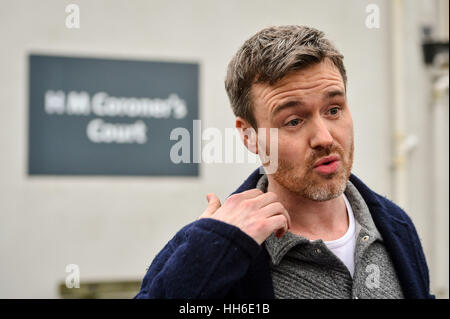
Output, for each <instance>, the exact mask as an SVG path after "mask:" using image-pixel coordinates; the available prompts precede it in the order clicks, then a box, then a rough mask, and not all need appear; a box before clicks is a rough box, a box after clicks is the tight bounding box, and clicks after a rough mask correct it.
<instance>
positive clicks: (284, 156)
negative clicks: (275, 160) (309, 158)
mask: <svg viewBox="0 0 450 319" xmlns="http://www.w3.org/2000/svg"><path fill="white" fill-rule="evenodd" d="M305 154H306V148H305V144H304V143H302V141H301V139H300V138H293V136H292V137H291V136H290V137H289V138H286V137H280V138H279V139H278V157H279V159H280V160H283V161H289V162H295V161H297V162H298V161H300V162H301V161H303V160H304V158H305Z"/></svg>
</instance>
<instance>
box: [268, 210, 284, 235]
mask: <svg viewBox="0 0 450 319" xmlns="http://www.w3.org/2000/svg"><path fill="white" fill-rule="evenodd" d="M268 222H269V223H270V225H271V230H270V233H273V232H274V233H275V236H277V237H278V238H280V237H282V236H284V234H285V233H286V232H287V231H288V228H289V227H288V223H287V219H286V216H285V215H274V216H272V217H269V218H268Z"/></svg>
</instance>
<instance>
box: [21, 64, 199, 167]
mask: <svg viewBox="0 0 450 319" xmlns="http://www.w3.org/2000/svg"><path fill="white" fill-rule="evenodd" d="M198 72H199V66H198V64H196V63H169V62H149V61H128V60H112V59H97V58H72V57H56V56H43V55H30V56H29V81H30V82H29V141H28V173H29V174H30V175H38V174H51V175H173V176H198V165H199V164H198V162H195V161H194V162H193V161H189V162H187V163H183V162H180V163H174V162H173V161H172V160H171V157H170V151H171V148H172V146H173V145H174V144H175V143H176V142H177V141H176V140H171V139H170V136H171V132H172V131H173V130H174V129H176V128H184V130H187V132H189V136H190V137H192V136H193V134H192V130H193V121H194V120H196V119H198V90H199V88H198ZM191 143H192V141H191ZM191 145H192V144H191Z"/></svg>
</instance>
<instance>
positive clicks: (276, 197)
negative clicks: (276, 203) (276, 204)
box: [267, 192, 278, 200]
mask: <svg viewBox="0 0 450 319" xmlns="http://www.w3.org/2000/svg"><path fill="white" fill-rule="evenodd" d="M267 194H268V195H269V196H270V198H271V199H273V200H278V195H277V194H276V193H274V192H267Z"/></svg>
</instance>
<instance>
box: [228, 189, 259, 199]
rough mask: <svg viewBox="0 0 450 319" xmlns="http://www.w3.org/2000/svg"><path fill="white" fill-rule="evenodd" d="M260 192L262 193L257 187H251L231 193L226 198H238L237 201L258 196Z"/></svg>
mask: <svg viewBox="0 0 450 319" xmlns="http://www.w3.org/2000/svg"><path fill="white" fill-rule="evenodd" d="M262 194H264V193H263V192H262V191H261V190H259V189H257V188H253V189H249V190H247V191H245V192H242V193H237V194H233V195H231V196H230V197H228V198H230V199H232V198H238V199H239V201H242V200H246V199H252V198H255V197H258V196H260V195H262Z"/></svg>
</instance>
